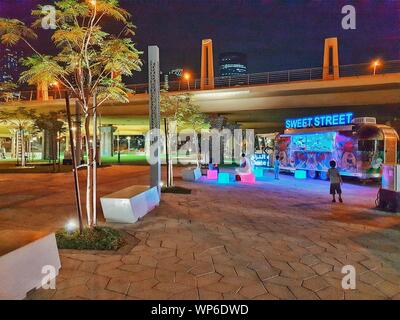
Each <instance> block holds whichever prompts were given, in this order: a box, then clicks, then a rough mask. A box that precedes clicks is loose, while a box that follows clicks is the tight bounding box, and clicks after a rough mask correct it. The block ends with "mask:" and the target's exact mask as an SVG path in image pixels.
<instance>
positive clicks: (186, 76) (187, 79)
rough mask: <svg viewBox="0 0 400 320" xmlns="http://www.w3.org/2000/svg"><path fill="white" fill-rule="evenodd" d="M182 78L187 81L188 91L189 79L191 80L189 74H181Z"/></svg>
mask: <svg viewBox="0 0 400 320" xmlns="http://www.w3.org/2000/svg"><path fill="white" fill-rule="evenodd" d="M183 78H184V79H185V80H186V81H187V85H188V90H190V78H191V76H190V73H189V72H185V73H184V74H183Z"/></svg>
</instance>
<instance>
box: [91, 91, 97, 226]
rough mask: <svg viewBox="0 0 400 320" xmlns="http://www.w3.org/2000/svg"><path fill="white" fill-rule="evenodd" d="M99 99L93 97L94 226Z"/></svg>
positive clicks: (95, 215)
mask: <svg viewBox="0 0 400 320" xmlns="http://www.w3.org/2000/svg"><path fill="white" fill-rule="evenodd" d="M96 107H97V97H96V93H95V94H94V96H93V144H92V148H93V225H94V226H95V225H96V224H97V158H98V156H99V155H98V154H97V109H96Z"/></svg>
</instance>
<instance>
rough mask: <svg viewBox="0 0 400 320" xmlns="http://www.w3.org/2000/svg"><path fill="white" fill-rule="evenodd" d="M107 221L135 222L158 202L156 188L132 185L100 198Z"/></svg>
mask: <svg viewBox="0 0 400 320" xmlns="http://www.w3.org/2000/svg"><path fill="white" fill-rule="evenodd" d="M100 201H101V206H102V208H103V214H104V217H105V218H106V220H107V222H111V223H135V222H137V221H138V219H140V218H142V217H144V216H145V215H146V214H148V213H149V212H150V211H152V210H153V209H154V208H156V207H157V206H158V205H159V204H160V195H159V193H158V188H157V187H154V188H150V187H149V186H132V187H129V188H126V189H123V190H120V191H117V192H114V193H112V194H109V195H107V196H105V197H102V198H101V199H100Z"/></svg>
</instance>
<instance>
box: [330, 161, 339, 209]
mask: <svg viewBox="0 0 400 320" xmlns="http://www.w3.org/2000/svg"><path fill="white" fill-rule="evenodd" d="M329 165H330V166H331V168H330V169H329V170H328V177H329V180H330V182H331V188H330V191H331V195H332V202H336V197H335V195H336V193H337V194H338V195H339V201H340V202H341V203H343V199H342V188H341V186H340V185H341V183H342V182H343V181H342V177H341V176H340V173H339V170H338V169H336V161H333V160H332V161H331V162H330V163H329Z"/></svg>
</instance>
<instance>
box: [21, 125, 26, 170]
mask: <svg viewBox="0 0 400 320" xmlns="http://www.w3.org/2000/svg"><path fill="white" fill-rule="evenodd" d="M20 132H21V158H22V159H21V166H22V167H25V166H26V160H25V135H24V130H21V131H20Z"/></svg>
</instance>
